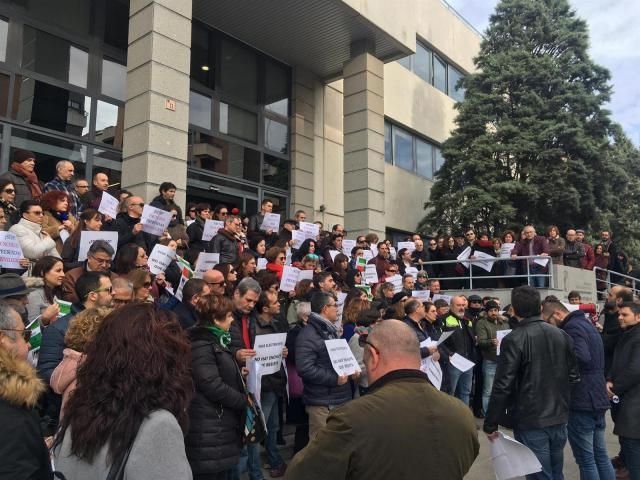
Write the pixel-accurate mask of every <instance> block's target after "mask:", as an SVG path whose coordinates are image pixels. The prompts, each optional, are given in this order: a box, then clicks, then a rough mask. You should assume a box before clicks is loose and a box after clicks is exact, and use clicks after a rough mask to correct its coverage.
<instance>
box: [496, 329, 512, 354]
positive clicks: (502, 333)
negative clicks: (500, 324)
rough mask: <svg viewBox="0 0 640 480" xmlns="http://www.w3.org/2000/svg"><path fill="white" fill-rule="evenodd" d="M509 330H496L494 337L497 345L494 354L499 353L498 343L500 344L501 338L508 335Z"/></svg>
mask: <svg viewBox="0 0 640 480" xmlns="http://www.w3.org/2000/svg"><path fill="white" fill-rule="evenodd" d="M510 333H511V330H498V331H497V332H496V338H497V340H498V345H497V347H496V354H498V355H500V345H502V339H503V338H504V337H506V336H507V335H509V334H510Z"/></svg>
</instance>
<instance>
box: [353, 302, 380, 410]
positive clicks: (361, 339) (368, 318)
mask: <svg viewBox="0 0 640 480" xmlns="http://www.w3.org/2000/svg"><path fill="white" fill-rule="evenodd" d="M381 320H382V318H381V317H380V311H379V310H375V309H373V308H369V309H367V310H362V311H360V313H359V315H358V319H357V320H356V328H355V331H354V332H353V335H352V336H351V338H350V339H349V340H348V343H349V348H350V349H351V352H352V353H353V357H354V358H355V359H356V361H357V362H358V367H360V377H359V378H358V385H357V389H356V392H355V393H356V395H355V397H359V396H361V395H364V394H365V393H367V390H368V389H369V377H368V376H367V367H366V365H365V364H364V345H365V341H366V339H367V335H369V333H371V329H372V328H373V327H374V326H375V325H376V324H377V323H378V322H380V321H381Z"/></svg>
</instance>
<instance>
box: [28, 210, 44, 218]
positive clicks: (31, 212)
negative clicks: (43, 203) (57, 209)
mask: <svg viewBox="0 0 640 480" xmlns="http://www.w3.org/2000/svg"><path fill="white" fill-rule="evenodd" d="M27 213H29V214H30V215H37V216H38V217H40V216H42V215H44V212H43V211H42V210H36V211H35V212H34V211H33V210H32V211H30V212H27Z"/></svg>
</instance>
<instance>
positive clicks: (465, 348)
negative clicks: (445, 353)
mask: <svg viewBox="0 0 640 480" xmlns="http://www.w3.org/2000/svg"><path fill="white" fill-rule="evenodd" d="M444 330H445V331H447V332H448V331H453V332H454V333H453V334H452V335H451V336H450V337H449V338H447V340H446V341H445V342H444V343H445V345H446V346H447V348H448V349H449V350H450V351H451V354H454V353H457V354H458V355H462V356H463V357H465V358H466V359H467V360H471V361H472V362H475V361H476V347H475V344H476V339H475V333H474V331H473V325H472V323H471V320H469V319H468V318H467V317H463V318H458V317H457V316H455V315H454V314H453V312H450V313H449V315H447V317H446V318H445V319H444Z"/></svg>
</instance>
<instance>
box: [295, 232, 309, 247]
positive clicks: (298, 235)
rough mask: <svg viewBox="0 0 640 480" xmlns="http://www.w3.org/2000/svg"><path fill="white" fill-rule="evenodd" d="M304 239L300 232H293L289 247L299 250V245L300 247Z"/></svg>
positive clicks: (302, 233)
mask: <svg viewBox="0 0 640 480" xmlns="http://www.w3.org/2000/svg"><path fill="white" fill-rule="evenodd" d="M306 238H307V237H306V236H305V235H304V232H303V231H302V230H293V231H292V232H291V242H292V245H291V246H292V247H293V248H300V245H302V242H304V241H305V240H306Z"/></svg>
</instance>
